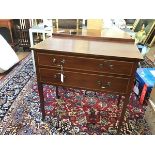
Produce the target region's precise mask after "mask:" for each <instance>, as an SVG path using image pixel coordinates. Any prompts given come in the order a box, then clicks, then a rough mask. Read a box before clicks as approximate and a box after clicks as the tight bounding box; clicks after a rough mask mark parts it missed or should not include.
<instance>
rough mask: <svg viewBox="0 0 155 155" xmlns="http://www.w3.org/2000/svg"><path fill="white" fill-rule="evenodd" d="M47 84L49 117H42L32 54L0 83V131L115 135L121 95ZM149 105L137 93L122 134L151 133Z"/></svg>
mask: <svg viewBox="0 0 155 155" xmlns="http://www.w3.org/2000/svg"><path fill="white" fill-rule="evenodd" d="M59 94H60V96H61V99H56V98H55V87H54V86H48V85H44V97H45V109H46V121H45V122H42V121H41V113H40V112H39V104H40V103H39V96H38V89H37V85H36V78H35V75H34V71H33V65H32V59H31V55H29V56H28V57H27V58H26V59H25V60H23V61H22V62H21V63H20V64H19V65H18V66H16V68H15V69H14V70H13V71H12V73H10V76H8V77H7V78H5V79H3V81H1V84H0V134H11V135H12V134H20V135H23V134H28V135H31V134H62V135H69V134H72V135H85V134H89V135H94V134H98V135H107V134H108V135H115V134H116V127H115V126H117V118H118V117H119V115H120V110H118V109H117V105H116V104H117V100H118V96H116V95H111V94H105V93H95V92H93V91H85V90H78V89H70V88H62V87H59ZM145 108H146V107H145V106H142V105H140V104H139V102H138V101H137V98H136V96H135V95H134V94H132V95H131V100H130V103H129V105H128V110H127V112H126V115H125V121H124V123H123V127H122V129H121V134H129V135H137V134H141V135H146V134H151V133H150V130H149V127H148V125H147V122H146V121H145V119H144V112H145Z"/></svg>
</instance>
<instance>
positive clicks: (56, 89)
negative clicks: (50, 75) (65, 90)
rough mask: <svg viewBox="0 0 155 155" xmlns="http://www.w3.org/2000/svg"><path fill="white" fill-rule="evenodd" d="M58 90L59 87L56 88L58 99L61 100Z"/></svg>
mask: <svg viewBox="0 0 155 155" xmlns="http://www.w3.org/2000/svg"><path fill="white" fill-rule="evenodd" d="M58 89H59V87H58V86H56V98H57V99H59V98H60V96H59V91H58Z"/></svg>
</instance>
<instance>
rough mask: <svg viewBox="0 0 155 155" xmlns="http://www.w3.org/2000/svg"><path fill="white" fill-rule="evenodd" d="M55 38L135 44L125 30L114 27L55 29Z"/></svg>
mask: <svg viewBox="0 0 155 155" xmlns="http://www.w3.org/2000/svg"><path fill="white" fill-rule="evenodd" d="M53 36H60V37H73V38H80V39H87V40H88V39H92V40H108V41H121V42H122V41H123V42H134V39H132V37H131V36H130V35H129V34H128V33H127V32H124V31H123V30H121V29H119V28H117V27H112V28H104V29H100V30H99V29H98V30H96V29H86V28H83V29H78V30H76V29H74V30H73V29H53Z"/></svg>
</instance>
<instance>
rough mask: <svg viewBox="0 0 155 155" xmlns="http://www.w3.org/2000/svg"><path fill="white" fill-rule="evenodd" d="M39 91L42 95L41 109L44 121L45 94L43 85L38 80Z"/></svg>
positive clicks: (40, 95)
mask: <svg viewBox="0 0 155 155" xmlns="http://www.w3.org/2000/svg"><path fill="white" fill-rule="evenodd" d="M38 92H39V97H40V110H41V113H42V120H43V121H44V119H45V107H44V94H43V85H42V83H40V82H38Z"/></svg>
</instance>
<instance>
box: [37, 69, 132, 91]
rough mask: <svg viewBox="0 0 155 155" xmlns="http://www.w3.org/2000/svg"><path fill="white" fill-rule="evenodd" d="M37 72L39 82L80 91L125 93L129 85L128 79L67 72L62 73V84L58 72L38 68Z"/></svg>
mask: <svg viewBox="0 0 155 155" xmlns="http://www.w3.org/2000/svg"><path fill="white" fill-rule="evenodd" d="M39 72H40V81H41V82H44V83H51V84H58V85H64V86H68V87H75V88H82V89H92V90H100V91H108V92H119V93H126V91H127V88H128V84H129V79H128V78H121V77H114V76H104V75H97V74H85V73H79V72H69V71H65V72H64V82H63V83H62V82H61V75H60V71H59V70H54V69H45V68H40V69H39Z"/></svg>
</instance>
